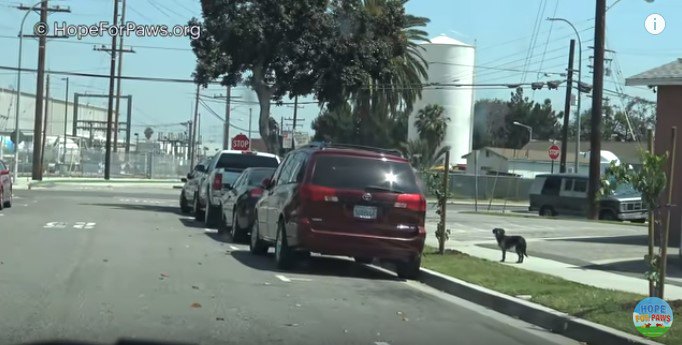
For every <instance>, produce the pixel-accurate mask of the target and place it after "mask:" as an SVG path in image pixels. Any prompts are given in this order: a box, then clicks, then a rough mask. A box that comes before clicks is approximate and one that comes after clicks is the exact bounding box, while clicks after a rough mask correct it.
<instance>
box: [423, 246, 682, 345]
mask: <svg viewBox="0 0 682 345" xmlns="http://www.w3.org/2000/svg"><path fill="white" fill-rule="evenodd" d="M422 267H424V268H428V269H430V270H433V271H437V272H439V273H442V274H446V275H448V276H451V277H454V278H457V279H460V280H463V281H466V282H469V283H472V284H476V285H479V286H483V287H485V288H488V289H491V290H495V291H498V292H501V293H504V294H507V295H510V296H518V295H529V296H531V298H530V301H531V302H534V303H537V304H540V305H543V306H546V307H548V308H552V309H554V310H557V311H560V312H564V313H566V314H569V315H572V316H575V317H579V318H582V319H585V320H588V321H592V322H595V323H598V324H600V325H604V326H607V327H611V328H615V329H618V330H621V331H624V332H627V333H630V334H633V335H637V336H641V335H640V334H639V332H638V331H637V330H636V329H635V326H634V324H633V322H632V312H633V310H634V308H635V306H636V305H637V303H639V301H640V300H641V299H642V298H644V297H646V296H643V295H638V294H633V293H628V292H622V291H616V290H607V289H600V288H597V287H593V286H588V285H583V284H579V283H576V282H572V281H568V280H565V279H562V278H559V277H555V276H551V275H547V274H542V273H538V272H533V271H528V270H524V269H520V268H516V267H512V266H508V265H504V264H500V263H498V262H495V261H490V260H486V259H481V258H477V257H473V256H470V255H468V254H465V253H461V252H458V251H454V250H447V251H446V253H445V254H444V255H439V254H437V252H436V250H435V249H434V248H427V249H426V250H425V251H424V257H423V259H422ZM667 302H668V304H670V306H671V308H673V310H674V311H673V317H677V316H679V315H682V300H675V301H667ZM673 320H674V319H673ZM651 340H654V341H656V342H660V343H663V344H670V345H672V344H682V325H678V326H677V327H675V320H674V321H673V326H672V327H671V328H670V330H668V332H667V333H666V334H665V335H663V336H661V337H657V338H652V339H651Z"/></svg>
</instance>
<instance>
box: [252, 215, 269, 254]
mask: <svg viewBox="0 0 682 345" xmlns="http://www.w3.org/2000/svg"><path fill="white" fill-rule="evenodd" d="M256 219H258V218H256ZM258 228H259V226H258V221H256V223H254V224H253V229H252V230H251V241H250V242H249V250H250V251H251V254H253V255H265V254H267V253H268V246H267V245H266V244H265V242H263V240H261V239H260V237H259V236H260V235H259V234H258Z"/></svg>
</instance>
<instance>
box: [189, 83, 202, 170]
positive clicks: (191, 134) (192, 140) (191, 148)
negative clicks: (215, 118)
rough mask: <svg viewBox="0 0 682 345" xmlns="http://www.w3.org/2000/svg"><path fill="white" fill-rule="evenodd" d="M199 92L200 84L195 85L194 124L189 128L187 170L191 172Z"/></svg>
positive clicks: (195, 139) (195, 138)
mask: <svg viewBox="0 0 682 345" xmlns="http://www.w3.org/2000/svg"><path fill="white" fill-rule="evenodd" d="M200 91H201V85H200V84H197V95H196V99H195V101H194V120H193V121H192V123H193V124H194V126H190V142H189V146H190V150H189V152H190V153H189V157H190V158H189V161H190V164H189V168H190V170H191V169H194V158H195V157H194V156H195V152H194V151H195V149H194V145H195V143H196V141H197V127H199V126H198V122H197V121H198V118H199V96H200Z"/></svg>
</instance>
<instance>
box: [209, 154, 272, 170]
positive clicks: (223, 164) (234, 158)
mask: <svg viewBox="0 0 682 345" xmlns="http://www.w3.org/2000/svg"><path fill="white" fill-rule="evenodd" d="M277 165H279V163H278V162H277V159H276V158H275V157H269V156H261V155H255V154H239V153H237V154H235V153H223V154H222V155H220V158H219V159H218V163H217V164H216V168H229V169H235V170H240V171H241V170H244V169H246V168H251V167H268V168H276V167H277Z"/></svg>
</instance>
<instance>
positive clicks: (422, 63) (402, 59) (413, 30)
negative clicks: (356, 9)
mask: <svg viewBox="0 0 682 345" xmlns="http://www.w3.org/2000/svg"><path fill="white" fill-rule="evenodd" d="M405 3H407V0H399V1H398V2H397V3H396V2H395V1H394V0H365V1H364V3H363V5H364V7H365V10H366V11H367V13H370V14H371V15H372V16H374V17H376V18H380V17H381V16H382V15H385V14H387V13H389V12H390V10H391V9H392V6H396V4H397V5H399V6H401V8H403V9H404V5H405ZM428 22H429V19H428V18H424V17H416V16H413V15H410V14H404V15H403V16H402V22H401V31H400V33H399V35H398V37H396V38H395V42H394V43H393V44H394V45H395V48H396V49H397V50H398V51H399V52H400V53H399V54H397V55H395V56H394V57H393V58H392V59H391V60H390V61H389V63H388V66H387V68H386V72H385V73H383V76H382V77H380V78H373V79H369V80H368V81H367V82H366V86H367V87H366V88H364V89H363V90H361V91H359V92H357V93H355V94H353V95H351V99H352V102H353V105H354V106H353V110H354V111H353V113H354V117H355V118H356V121H357V122H358V123H359V124H360V128H359V129H360V132H361V133H360V137H361V140H363V141H371V139H372V138H375V137H376V132H377V131H382V130H385V129H386V128H387V127H388V124H389V122H390V121H389V120H391V119H393V118H394V116H396V114H398V113H399V112H400V111H403V112H407V113H410V112H411V111H412V106H413V104H414V102H415V100H416V99H417V98H418V97H421V90H422V88H421V83H422V81H423V80H425V79H426V78H427V62H426V60H425V59H424V58H423V56H422V51H423V50H424V48H423V47H422V46H420V45H419V44H420V43H422V42H428V41H429V40H428V39H427V36H426V35H427V33H426V32H425V31H423V30H420V29H417V28H418V27H424V26H426V24H427V23H428ZM370 117H371V118H372V121H367V120H368V119H369V118H370Z"/></svg>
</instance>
